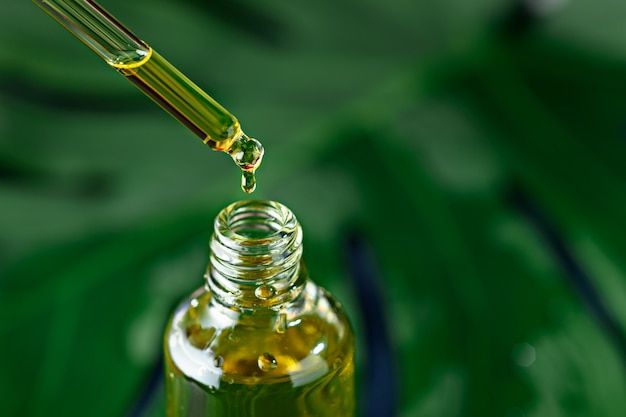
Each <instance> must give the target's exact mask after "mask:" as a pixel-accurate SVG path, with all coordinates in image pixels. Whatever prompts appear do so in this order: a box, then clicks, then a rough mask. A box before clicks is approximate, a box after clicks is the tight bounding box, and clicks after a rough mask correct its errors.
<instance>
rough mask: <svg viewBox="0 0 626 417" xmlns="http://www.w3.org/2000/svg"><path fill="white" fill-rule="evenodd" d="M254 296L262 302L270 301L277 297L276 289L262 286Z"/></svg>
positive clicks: (255, 291)
mask: <svg viewBox="0 0 626 417" xmlns="http://www.w3.org/2000/svg"><path fill="white" fill-rule="evenodd" d="M254 295H256V296H257V298H259V299H261V300H268V299H270V298H272V297H273V296H274V295H276V288H274V287H272V286H271V285H261V286H260V287H257V288H256V290H254Z"/></svg>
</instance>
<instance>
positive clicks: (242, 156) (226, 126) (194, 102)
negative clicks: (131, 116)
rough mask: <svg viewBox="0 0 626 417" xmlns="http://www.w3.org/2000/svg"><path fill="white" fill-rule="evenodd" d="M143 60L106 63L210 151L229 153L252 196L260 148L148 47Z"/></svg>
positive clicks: (244, 187) (197, 88)
mask: <svg viewBox="0 0 626 417" xmlns="http://www.w3.org/2000/svg"><path fill="white" fill-rule="evenodd" d="M146 51H147V52H146V53H145V56H143V55H138V56H137V58H136V59H133V60H128V61H127V62H122V63H119V62H109V64H110V65H111V66H112V67H113V68H115V69H116V70H117V71H118V72H119V73H120V74H122V75H123V76H124V77H126V78H127V79H128V80H129V81H130V82H132V83H133V84H134V85H135V86H137V87H138V88H139V89H140V90H141V91H143V92H144V93H145V94H146V95H147V96H149V97H150V98H151V99H152V100H154V101H155V102H156V103H157V104H158V105H159V106H161V107H162V108H163V109H164V110H165V111H167V112H168V113H170V114H171V115H172V116H174V117H175V118H176V119H177V120H178V121H179V122H181V123H182V124H183V125H184V126H185V127H186V128H187V129H189V130H190V131H191V132H193V133H194V134H195V135H196V136H197V137H198V138H200V139H201V140H202V142H204V143H205V144H206V145H208V146H209V147H210V148H212V149H214V150H217V151H222V152H226V153H229V154H230V155H231V157H232V158H233V160H234V161H235V163H236V164H237V165H238V166H239V167H240V168H241V170H242V174H243V176H242V188H243V190H244V191H245V192H247V193H251V192H252V191H253V190H254V187H255V186H256V179H255V177H254V172H255V170H256V169H257V168H258V167H259V165H260V164H261V160H262V157H263V147H262V146H261V144H260V143H259V142H258V141H256V140H254V139H251V138H248V137H247V136H246V135H245V134H244V133H243V132H242V130H241V126H240V125H239V121H238V120H237V119H236V118H235V117H234V116H233V115H231V114H230V113H229V112H228V111H227V110H226V109H224V108H223V107H222V106H221V105H220V104H219V103H218V102H216V101H215V100H214V99H213V98H212V97H210V96H209V95H208V94H206V93H205V92H204V91H203V90H202V89H201V88H200V87H198V86H197V85H195V84H194V83H193V82H191V80H189V79H188V78H187V77H185V75H183V74H182V73H181V72H180V71H178V70H177V69H176V68H175V67H174V66H173V65H172V64H170V63H169V62H168V61H166V60H165V59H164V58H163V57H162V56H161V55H159V54H158V53H156V52H155V51H153V50H152V49H151V48H149V47H147V49H146Z"/></svg>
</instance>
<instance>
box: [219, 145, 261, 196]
mask: <svg viewBox="0 0 626 417" xmlns="http://www.w3.org/2000/svg"><path fill="white" fill-rule="evenodd" d="M227 152H228V154H229V155H230V156H231V158H233V161H235V163H236V164H237V166H238V167H239V168H241V174H242V175H241V188H242V189H243V190H244V191H245V192H246V193H248V194H250V193H251V192H253V191H254V189H255V188H256V178H255V176H254V171H256V169H257V168H258V167H259V165H261V161H262V160H263V153H264V152H265V150H264V149H263V145H261V142H259V141H258V140H256V139H253V138H249V137H248V136H246V135H241V136H240V137H239V138H238V139H237V140H235V141H234V142H233V143H232V145H231V146H230V149H229V150H228V151H227Z"/></svg>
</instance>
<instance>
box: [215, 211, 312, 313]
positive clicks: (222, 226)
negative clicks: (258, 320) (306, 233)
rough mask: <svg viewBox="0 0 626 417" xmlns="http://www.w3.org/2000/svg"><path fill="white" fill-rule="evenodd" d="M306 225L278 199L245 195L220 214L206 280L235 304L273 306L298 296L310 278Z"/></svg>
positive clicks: (225, 301)
mask: <svg viewBox="0 0 626 417" xmlns="http://www.w3.org/2000/svg"><path fill="white" fill-rule="evenodd" d="M301 256H302V229H301V227H300V224H299V223H298V221H297V220H296V218H295V216H294V215H293V213H292V212H291V211H290V210H289V209H288V208H287V207H285V206H283V205H282V204H280V203H276V202H273V201H241V202H237V203H234V204H231V205H230V206H228V207H226V208H225V209H224V210H222V211H221V212H220V214H219V215H218V216H217V218H216V219H215V226H214V233H213V237H212V238H211V256H210V261H209V266H208V268H207V274H206V276H205V277H206V279H207V285H208V288H209V290H210V291H211V293H212V295H213V297H214V298H215V299H216V300H217V301H219V302H221V303H222V304H224V305H226V306H229V307H235V308H259V309H263V308H272V307H277V306H279V305H282V304H284V303H287V302H289V301H291V300H293V299H294V298H295V297H297V296H298V294H300V292H302V289H303V288H304V284H305V281H306V273H305V271H304V265H303V264H302V262H301V259H300V258H301Z"/></svg>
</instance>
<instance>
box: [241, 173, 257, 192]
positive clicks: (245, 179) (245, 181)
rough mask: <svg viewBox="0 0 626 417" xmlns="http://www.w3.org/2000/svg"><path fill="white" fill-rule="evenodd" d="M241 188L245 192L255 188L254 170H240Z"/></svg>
mask: <svg viewBox="0 0 626 417" xmlns="http://www.w3.org/2000/svg"><path fill="white" fill-rule="evenodd" d="M241 189H242V190H243V191H244V192H245V193H247V194H251V193H252V192H253V191H254V190H255V189H256V177H255V176H254V171H241Z"/></svg>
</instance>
